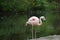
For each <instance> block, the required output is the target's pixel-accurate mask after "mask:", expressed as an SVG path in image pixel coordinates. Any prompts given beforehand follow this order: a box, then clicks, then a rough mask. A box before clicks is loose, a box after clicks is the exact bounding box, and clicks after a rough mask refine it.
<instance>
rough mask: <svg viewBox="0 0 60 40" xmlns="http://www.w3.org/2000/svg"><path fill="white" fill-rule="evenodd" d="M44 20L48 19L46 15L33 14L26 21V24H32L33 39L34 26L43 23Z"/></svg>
mask: <svg viewBox="0 0 60 40" xmlns="http://www.w3.org/2000/svg"><path fill="white" fill-rule="evenodd" d="M42 20H46V19H45V17H44V16H41V17H40V18H38V17H36V16H32V17H30V18H29V19H28V21H27V22H26V26H27V24H30V25H32V39H33V26H34V25H35V26H41V25H42ZM35 38H36V32H35Z"/></svg>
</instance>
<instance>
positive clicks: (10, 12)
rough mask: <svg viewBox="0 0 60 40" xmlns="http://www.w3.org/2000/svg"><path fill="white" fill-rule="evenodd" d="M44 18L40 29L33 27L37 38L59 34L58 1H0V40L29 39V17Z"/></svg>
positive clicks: (59, 2) (59, 9)
mask: <svg viewBox="0 0 60 40" xmlns="http://www.w3.org/2000/svg"><path fill="white" fill-rule="evenodd" d="M33 15H34V16H37V17H40V16H42V15H43V16H45V17H46V22H43V25H42V26H41V27H37V26H35V27H34V29H35V30H36V31H37V37H41V36H47V35H53V34H57V35H58V34H60V32H59V31H60V1H57V0H0V40H26V39H27V38H31V25H28V26H25V23H26V21H27V19H28V18H29V17H30V16H33Z"/></svg>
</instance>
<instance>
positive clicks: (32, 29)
mask: <svg viewBox="0 0 60 40" xmlns="http://www.w3.org/2000/svg"><path fill="white" fill-rule="evenodd" d="M32 39H33V25H32Z"/></svg>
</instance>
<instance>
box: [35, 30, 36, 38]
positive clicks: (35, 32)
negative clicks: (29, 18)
mask: <svg viewBox="0 0 60 40" xmlns="http://www.w3.org/2000/svg"><path fill="white" fill-rule="evenodd" d="M35 39H36V30H35Z"/></svg>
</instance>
